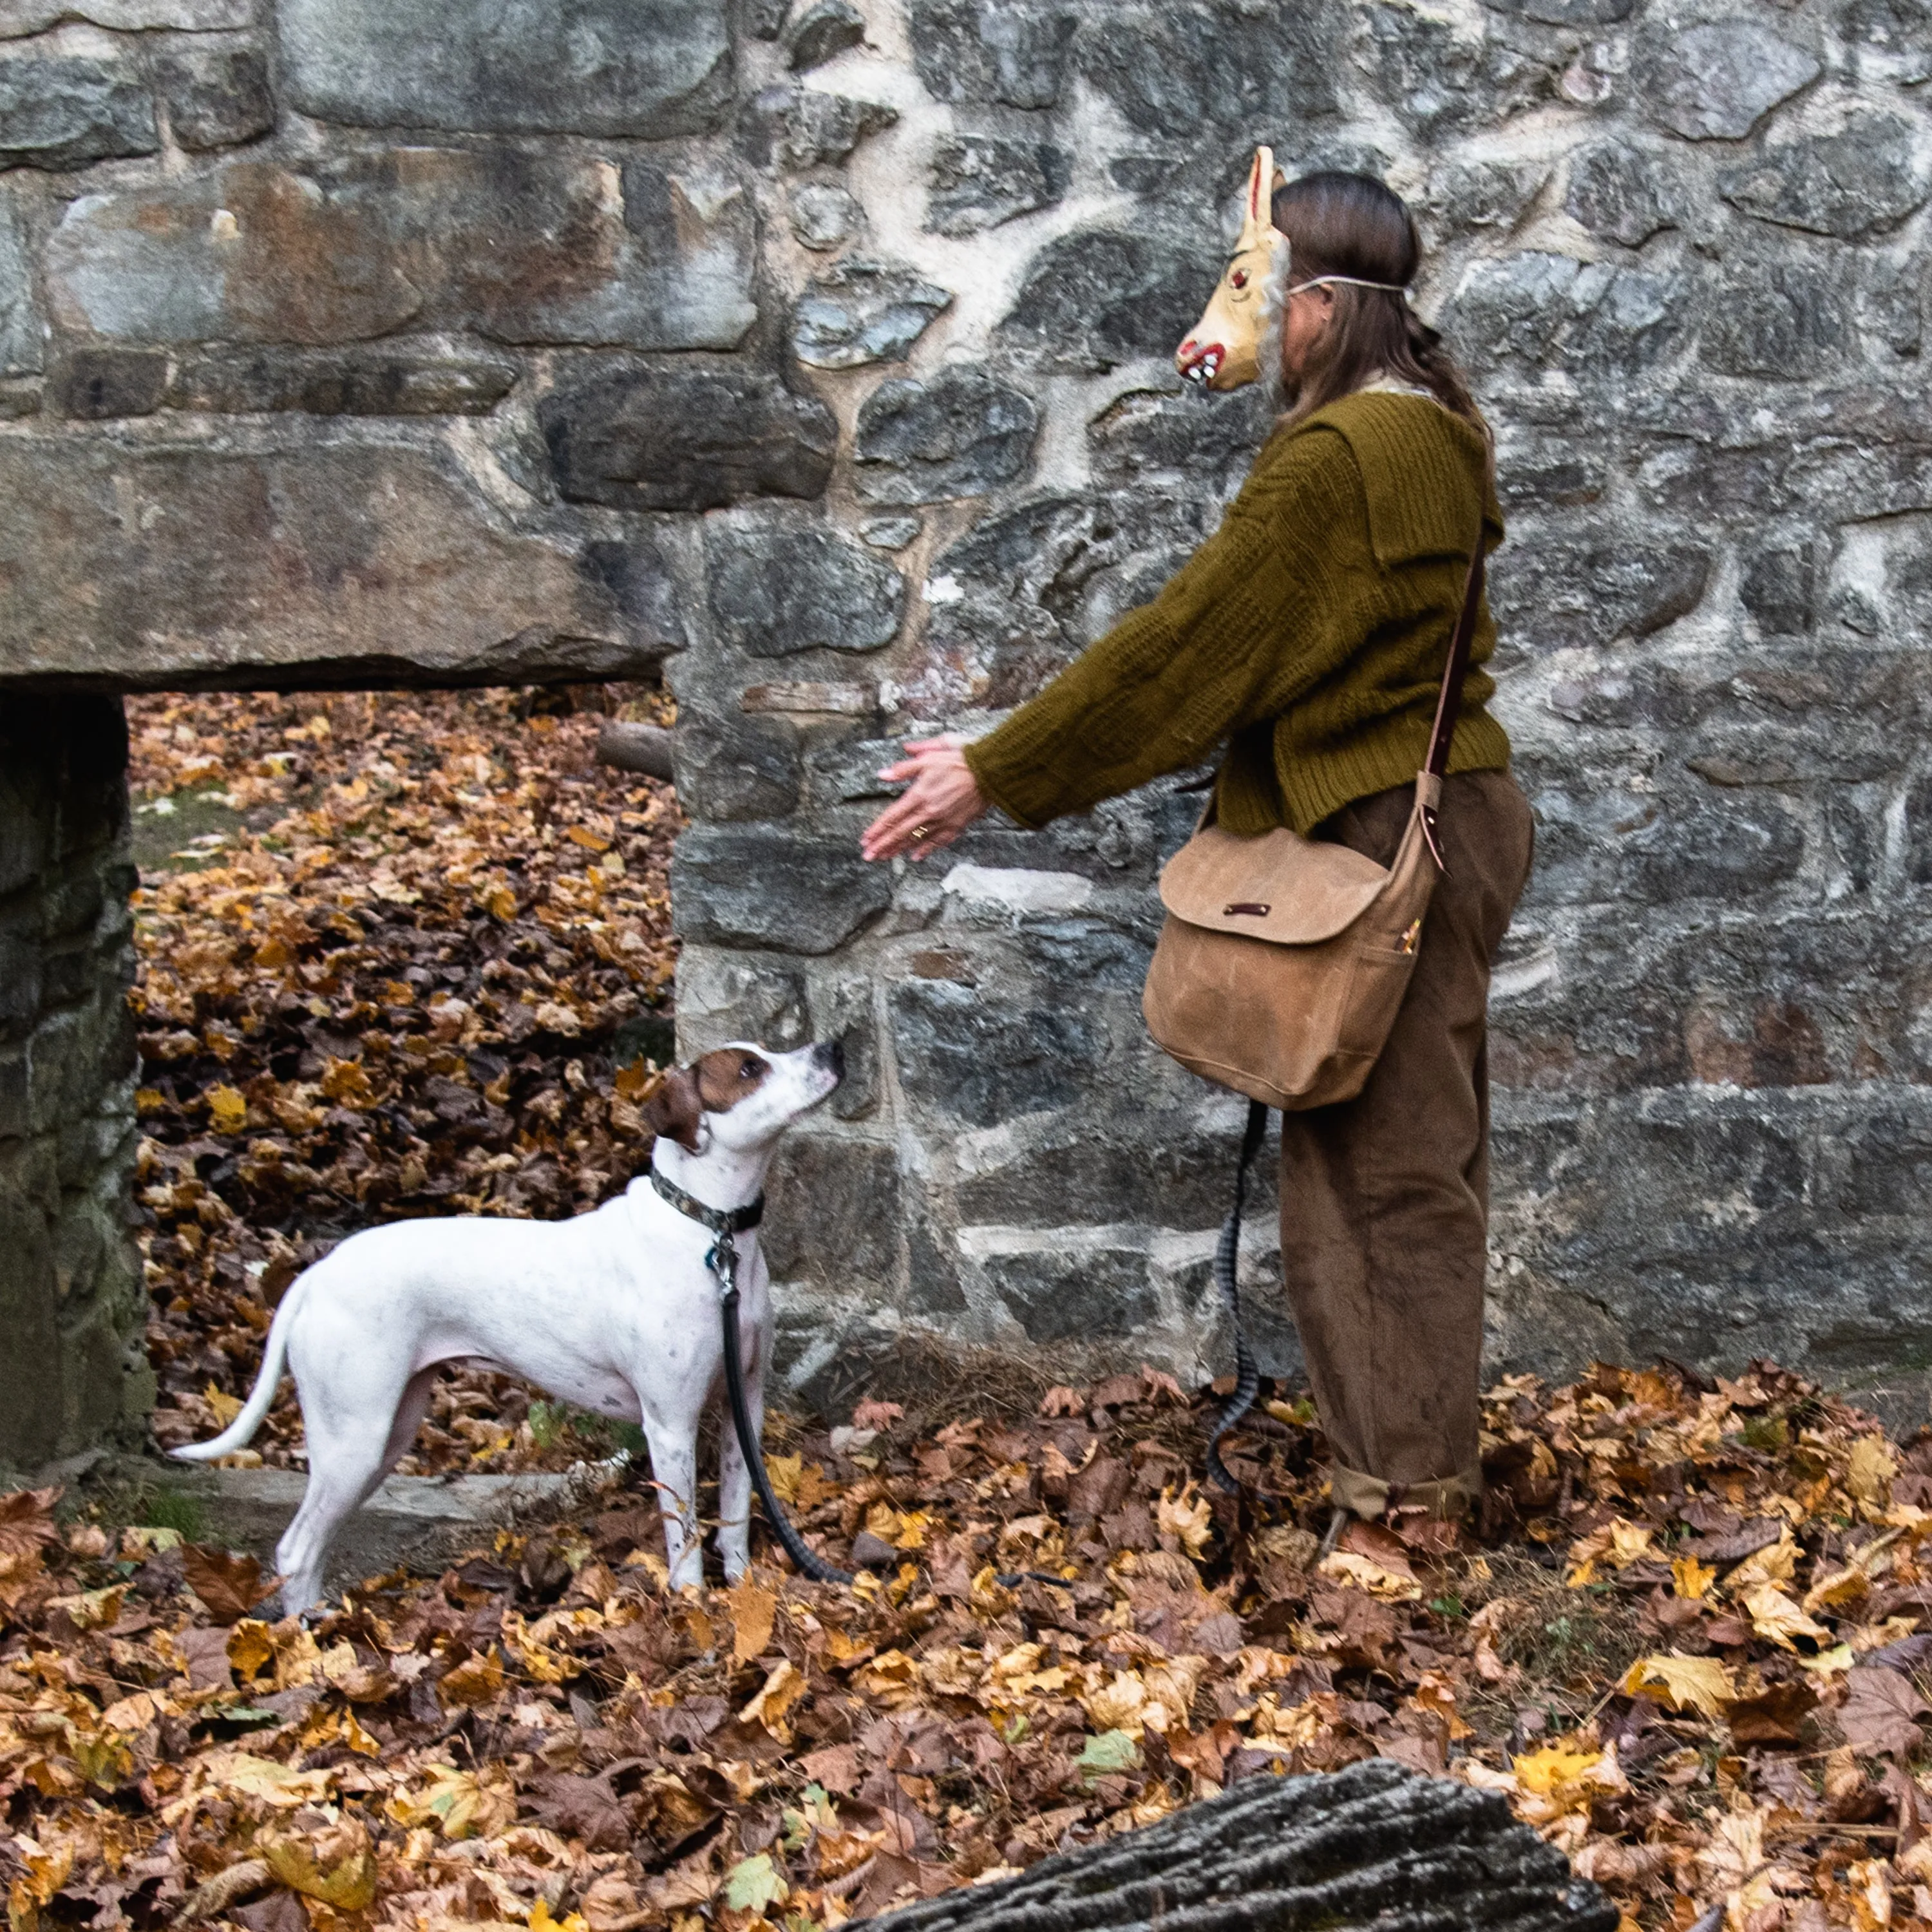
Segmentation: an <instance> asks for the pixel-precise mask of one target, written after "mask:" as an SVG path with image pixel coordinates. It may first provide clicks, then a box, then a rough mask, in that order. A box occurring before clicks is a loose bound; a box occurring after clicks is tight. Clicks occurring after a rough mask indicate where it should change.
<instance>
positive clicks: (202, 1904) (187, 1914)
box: [175, 1858, 275, 1925]
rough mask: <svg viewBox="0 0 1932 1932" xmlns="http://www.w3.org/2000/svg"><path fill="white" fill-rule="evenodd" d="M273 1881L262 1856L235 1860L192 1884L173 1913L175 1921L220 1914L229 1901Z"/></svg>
mask: <svg viewBox="0 0 1932 1932" xmlns="http://www.w3.org/2000/svg"><path fill="white" fill-rule="evenodd" d="M274 1882H275V1881H274V1879H273V1878H272V1876H270V1873H269V1867H268V1862H267V1861H266V1859H263V1858H244V1859H243V1860H242V1861H241V1863H240V1864H233V1865H229V1867H227V1868H226V1870H222V1871H218V1872H217V1873H215V1874H214V1876H213V1877H212V1878H211V1879H208V1881H207V1882H205V1884H202V1885H197V1886H196V1888H194V1890H193V1891H191V1892H190V1893H189V1894H188V1897H187V1903H186V1904H184V1906H182V1907H181V1910H180V1911H179V1912H177V1913H176V1914H175V1924H177V1925H193V1924H198V1923H199V1921H201V1920H202V1919H204V1918H223V1917H225V1916H226V1914H227V1911H228V1908H229V1906H231V1905H239V1903H241V1902H242V1900H243V1899H245V1898H247V1897H251V1895H252V1894H254V1893H256V1892H258V1891H266V1890H267V1889H268V1888H269V1885H272V1884H273V1883H274Z"/></svg>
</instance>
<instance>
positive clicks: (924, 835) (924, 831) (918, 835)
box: [912, 825, 932, 844]
mask: <svg viewBox="0 0 1932 1932" xmlns="http://www.w3.org/2000/svg"><path fill="white" fill-rule="evenodd" d="M912 836H913V842H914V843H915V844H916V843H919V841H922V840H925V839H928V838H931V837H932V826H929V825H915V826H913V829H912Z"/></svg>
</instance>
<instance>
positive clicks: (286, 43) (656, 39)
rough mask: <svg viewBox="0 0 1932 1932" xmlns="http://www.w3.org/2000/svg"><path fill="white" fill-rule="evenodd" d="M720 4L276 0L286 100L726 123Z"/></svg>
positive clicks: (584, 122) (585, 121)
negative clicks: (507, 6) (514, 4)
mask: <svg viewBox="0 0 1932 1932" xmlns="http://www.w3.org/2000/svg"><path fill="white" fill-rule="evenodd" d="M276 22H277V25H278V28H280V31H281V46H282V68H283V73H284V77H285V80H286V83H287V87H288V90H289V94H290V98H291V99H292V100H293V101H294V103H295V104H296V106H297V107H299V108H300V109H301V110H302V112H303V113H305V114H312V115H315V116H316V117H317V118H318V119H319V120H323V121H347V122H348V123H350V124H351V125H353V126H356V127H439V128H449V129H452V130H457V129H460V130H466V131H470V132H475V133H493V134H615V135H628V136H634V137H637V138H640V139H644V140H662V139H664V138H665V137H666V136H669V135H673V134H702V133H709V132H711V131H712V130H715V129H716V128H717V127H720V126H721V125H722V124H723V121H724V115H725V114H726V113H727V110H728V107H729V104H730V98H731V88H732V80H733V68H732V59H731V40H730V31H729V26H728V21H727V7H726V5H725V4H724V0H529V4H527V5H522V6H519V7H514V8H511V9H508V10H505V8H504V7H502V6H500V5H497V4H496V0H279V5H278V7H277V9H276Z"/></svg>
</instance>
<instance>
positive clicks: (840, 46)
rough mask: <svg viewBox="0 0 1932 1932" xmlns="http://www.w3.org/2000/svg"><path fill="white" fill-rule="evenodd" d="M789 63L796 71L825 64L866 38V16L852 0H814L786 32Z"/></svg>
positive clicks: (786, 56)
mask: <svg viewBox="0 0 1932 1932" xmlns="http://www.w3.org/2000/svg"><path fill="white" fill-rule="evenodd" d="M864 38H865V15H864V14H862V13H860V12H859V10H858V8H857V7H855V6H853V5H852V0H813V4H812V5H810V6H808V7H805V10H803V11H802V13H800V14H799V17H798V18H797V19H796V20H794V21H793V23H791V25H790V27H789V28H787V29H786V31H785V58H786V64H787V65H788V66H789V67H790V68H791V71H793V73H794V74H803V73H805V72H806V71H808V69H810V68H814V67H823V65H825V63H826V62H827V61H829V60H832V59H835V58H837V56H838V55H840V54H842V53H843V52H844V51H845V49H847V47H856V46H857V45H858V44H859V42H860V41H861V40H863V39H864Z"/></svg>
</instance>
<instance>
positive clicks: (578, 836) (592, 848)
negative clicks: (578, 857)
mask: <svg viewBox="0 0 1932 1932" xmlns="http://www.w3.org/2000/svg"><path fill="white" fill-rule="evenodd" d="M564 836H565V838H568V839H569V840H570V841H571V843H572V844H577V845H581V846H582V847H583V849H584V850H585V851H586V852H607V851H609V850H610V840H609V839H607V838H604V837H603V836H602V835H601V834H600V833H598V832H592V830H591V829H589V826H583V825H573V826H571V827H570V828H569V829H568V830H567V831H566V832H565V833H564Z"/></svg>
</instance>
